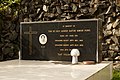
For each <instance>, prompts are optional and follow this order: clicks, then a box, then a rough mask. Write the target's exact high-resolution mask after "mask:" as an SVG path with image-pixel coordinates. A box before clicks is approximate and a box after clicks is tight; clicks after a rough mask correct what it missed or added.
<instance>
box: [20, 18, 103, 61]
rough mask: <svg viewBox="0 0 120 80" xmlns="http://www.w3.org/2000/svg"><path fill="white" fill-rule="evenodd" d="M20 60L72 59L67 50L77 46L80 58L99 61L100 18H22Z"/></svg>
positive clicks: (80, 59) (81, 59)
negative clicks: (34, 19) (47, 19)
mask: <svg viewBox="0 0 120 80" xmlns="http://www.w3.org/2000/svg"><path fill="white" fill-rule="evenodd" d="M20 25H21V26H20V48H21V59H23V60H55V61H57V60H58V61H71V56H70V51H71V50H72V49H79V51H80V54H81V55H80V56H79V61H86V60H87V61H88V60H92V61H96V62H99V61H101V58H102V56H101V55H102V53H101V42H100V41H101V40H100V39H101V30H102V29H100V28H101V27H102V22H101V20H99V19H82V20H69V21H42V22H21V24H20Z"/></svg>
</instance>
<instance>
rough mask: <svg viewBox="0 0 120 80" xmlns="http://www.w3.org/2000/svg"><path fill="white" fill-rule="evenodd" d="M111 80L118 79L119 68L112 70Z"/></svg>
mask: <svg viewBox="0 0 120 80" xmlns="http://www.w3.org/2000/svg"><path fill="white" fill-rule="evenodd" d="M112 80H120V70H119V69H116V70H113V79H112Z"/></svg>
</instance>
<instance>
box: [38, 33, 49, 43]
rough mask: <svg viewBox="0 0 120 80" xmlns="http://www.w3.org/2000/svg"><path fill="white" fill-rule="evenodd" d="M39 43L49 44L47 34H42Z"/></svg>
mask: <svg viewBox="0 0 120 80" xmlns="http://www.w3.org/2000/svg"><path fill="white" fill-rule="evenodd" d="M39 42H40V44H42V45H44V44H46V43H47V36H46V35H45V34H41V35H40V36H39Z"/></svg>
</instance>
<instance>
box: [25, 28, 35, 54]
mask: <svg viewBox="0 0 120 80" xmlns="http://www.w3.org/2000/svg"><path fill="white" fill-rule="evenodd" d="M24 34H28V35H29V54H30V55H32V35H33V34H37V32H36V31H32V27H29V31H28V32H24Z"/></svg>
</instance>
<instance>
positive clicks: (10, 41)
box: [0, 0, 120, 60]
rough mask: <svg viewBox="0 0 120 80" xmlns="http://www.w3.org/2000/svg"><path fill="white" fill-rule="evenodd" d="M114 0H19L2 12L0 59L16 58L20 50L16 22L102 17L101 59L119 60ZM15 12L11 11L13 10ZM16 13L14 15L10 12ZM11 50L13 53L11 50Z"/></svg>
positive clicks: (117, 10)
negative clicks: (19, 0) (0, 56)
mask: <svg viewBox="0 0 120 80" xmlns="http://www.w3.org/2000/svg"><path fill="white" fill-rule="evenodd" d="M116 3H117V2H116V0H21V2H20V4H14V5H13V6H16V7H17V8H15V9H13V8H12V7H11V6H10V7H8V9H6V10H5V11H4V13H5V14H3V15H4V17H2V19H3V21H1V23H4V25H1V26H2V32H1V41H0V48H1V55H2V58H1V60H7V59H13V58H16V55H17V54H18V50H19V47H18V46H19V37H18V36H19V22H21V21H24V22H31V21H57V20H79V19H92V18H101V19H102V21H103V26H102V27H103V42H102V45H103V52H102V54H103V60H119V55H120V53H119V51H120V50H119V48H120V46H119V42H120V38H119V36H120V27H119V26H120V21H119V20H120V17H119V16H120V6H119V5H118V4H116ZM12 12H14V13H12ZM13 14H16V15H13ZM11 51H12V52H11Z"/></svg>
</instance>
